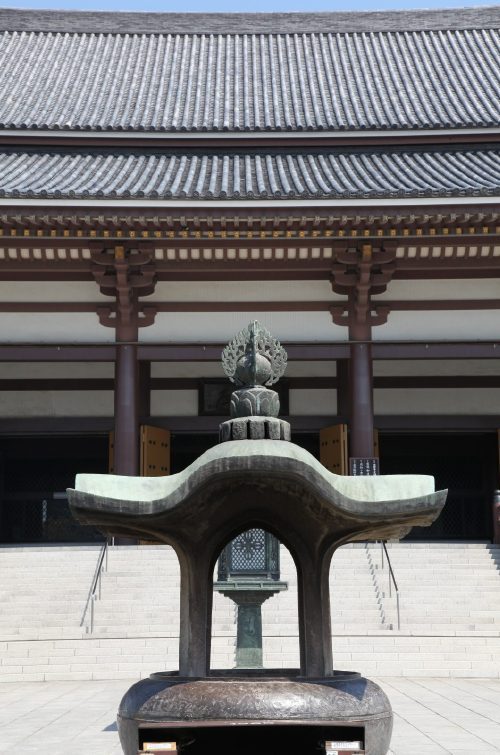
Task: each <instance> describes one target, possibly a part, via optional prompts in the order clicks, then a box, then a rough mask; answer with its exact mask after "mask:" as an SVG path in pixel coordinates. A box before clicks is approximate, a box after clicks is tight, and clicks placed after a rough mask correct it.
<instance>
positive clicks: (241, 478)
mask: <svg viewBox="0 0 500 755" xmlns="http://www.w3.org/2000/svg"><path fill="white" fill-rule="evenodd" d="M77 488H79V489H69V490H68V501H69V504H70V508H71V511H72V513H73V515H74V516H75V517H76V518H77V519H78V521H80V522H81V523H82V524H92V525H94V526H97V527H99V528H101V529H104V530H105V531H108V532H112V531H113V530H115V529H116V528H117V527H118V528H119V529H120V530H121V531H124V530H127V531H128V532H130V533H136V534H140V533H141V532H146V531H155V530H157V531H158V533H161V534H163V535H164V537H165V539H168V538H169V537H172V539H173V541H175V540H176V539H178V538H179V537H180V536H183V537H186V536H189V534H192V536H193V537H195V535H196V533H195V532H194V529H197V530H199V529H200V527H201V528H202V527H203V525H202V522H203V521H204V522H205V523H206V522H208V521H210V523H211V524H210V526H215V524H217V526H218V528H220V530H221V532H224V531H226V530H227V529H228V527H230V526H231V522H232V521H240V522H242V521H244V519H245V515H246V512H247V510H248V509H249V510H250V512H251V513H249V515H248V516H249V517H250V518H251V521H250V522H249V523H250V524H252V523H255V522H260V523H261V524H262V525H263V526H266V525H269V526H272V525H273V521H280V520H281V521H282V522H283V521H286V520H293V526H294V527H296V528H298V529H299V530H300V528H301V526H302V527H303V528H305V529H307V528H309V527H310V526H312V527H315V528H316V529H317V531H318V532H320V533H321V537H322V538H326V539H327V540H332V541H343V542H348V541H349V540H356V539H362V538H364V537H368V536H370V537H378V536H382V535H383V537H384V538H385V537H400V536H401V535H402V533H404V532H406V531H407V530H408V528H411V527H412V526H415V525H420V526H425V525H428V524H431V523H432V522H433V521H434V519H435V518H436V517H437V516H438V515H439V513H440V511H441V509H442V507H443V506H444V503H445V500H446V491H439V492H437V493H434V492H429V490H432V488H433V485H432V478H429V477H425V476H419V475H408V476H403V475H394V476H385V477H384V476H382V477H375V478H374V477H371V478H366V477H365V478H359V477H358V478H342V477H339V476H338V475H334V474H332V473H331V472H329V471H328V470H327V469H326V468H325V467H323V466H322V465H321V464H320V463H319V462H318V461H317V460H316V459H314V457H312V456H311V455H310V454H309V453H308V452H306V451H304V449H301V448H300V447H298V446H295V444H292V443H286V442H284V441H250V442H247V443H245V442H241V441H233V442H228V443H222V444H219V445H218V446H215V447H214V448H212V449H210V450H209V451H207V452H206V453H205V454H203V455H202V456H201V457H200V458H199V459H197V460H196V461H195V462H194V463H193V464H191V465H190V466H189V467H187V468H186V469H185V470H184V471H183V472H181V473H179V474H177V475H172V476H170V477H165V478H127V477H118V476H115V475H111V476H110V475H81V476H78V478H77ZM249 490H250V491H253V492H251V493H250V498H251V500H252V504H251V506H250V507H249V503H248V498H245V493H248V491H249ZM94 491H96V492H94ZM120 491H123V492H122V495H120ZM227 491H230V493H229V498H228V493H227ZM263 491H266V492H270V493H271V495H266V494H263ZM162 493H164V494H163V495H161V494H162ZM256 493H257V494H256ZM348 493H350V495H348ZM415 494H416V495H415ZM122 496H123V497H122ZM134 497H137V500H133V498H134ZM312 520H314V521H312ZM195 523H196V524H195ZM193 528H194V529H193ZM191 529H193V532H191ZM202 534H203V533H202ZM197 536H200V533H199V532H198V533H197Z"/></svg>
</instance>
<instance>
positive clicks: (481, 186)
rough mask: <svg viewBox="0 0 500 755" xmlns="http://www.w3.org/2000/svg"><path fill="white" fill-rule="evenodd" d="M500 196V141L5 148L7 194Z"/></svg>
mask: <svg viewBox="0 0 500 755" xmlns="http://www.w3.org/2000/svg"><path fill="white" fill-rule="evenodd" d="M475 195H500V149H499V148H498V146H497V147H493V146H492V147H491V148H488V147H484V146H482V147H480V148H475V147H469V148H467V147H462V148H451V149H443V150H440V149H438V148H434V149H433V148H430V149H425V148H420V149H419V148H400V149H393V150H387V149H378V148H373V149H366V148H365V149H355V150H351V151H350V152H345V151H343V150H342V151H341V150H336V151H325V150H321V151H311V150H304V151H299V150H296V151H264V152H255V151H254V152H246V153H243V154H242V153H240V152H211V153H207V152H205V153H197V152H196V151H194V152H189V153H188V154H180V153H178V152H172V151H158V150H155V151H149V152H147V151H142V152H138V151H136V150H121V151H120V152H117V151H115V150H113V151H111V150H108V151H107V150H102V149H101V150H80V151H76V150H70V149H64V148H60V149H57V150H50V151H47V152H41V151H39V150H36V149H33V150H27V151H19V150H14V149H10V150H5V149H4V150H2V152H0V196H2V197H11V198H15V197H26V198H39V199H42V198H54V199H59V198H97V199H103V200H105V199H113V198H121V199H127V198H136V199H140V198H149V199H179V200H182V199H208V200H210V199H240V198H241V199H249V200H251V199H259V198H267V199H292V198H295V197H297V198H303V199H308V198H319V199H321V198H323V199H325V198H331V199H343V198H346V199H347V198H356V197H358V198H363V197H367V198H376V197H406V196H408V197H418V196H475Z"/></svg>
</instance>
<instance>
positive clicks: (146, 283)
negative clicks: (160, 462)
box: [92, 246, 156, 476]
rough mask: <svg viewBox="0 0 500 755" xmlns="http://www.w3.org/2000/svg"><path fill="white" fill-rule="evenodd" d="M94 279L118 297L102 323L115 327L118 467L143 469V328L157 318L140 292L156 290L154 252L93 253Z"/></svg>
mask: <svg viewBox="0 0 500 755" xmlns="http://www.w3.org/2000/svg"><path fill="white" fill-rule="evenodd" d="M92 259H93V262H94V268H93V273H94V278H95V279H96V281H97V283H98V284H99V287H100V289H101V291H102V293H104V294H106V295H108V296H114V297H115V308H114V309H113V308H111V307H101V308H100V310H99V312H98V314H99V318H100V322H101V324H102V325H106V326H108V327H114V328H115V333H116V337H115V339H116V360H115V385H114V420H115V422H114V425H115V428H114V429H115V432H114V464H113V466H114V472H115V474H120V475H129V476H136V475H138V474H139V444H140V428H139V413H140V393H139V363H138V355H137V350H138V346H137V344H138V340H139V328H140V327H144V326H147V325H151V324H152V323H153V322H154V317H155V314H156V311H155V309H154V308H153V307H148V308H144V309H143V308H141V306H140V304H139V295H147V294H150V293H152V292H153V291H154V286H155V267H154V263H153V261H152V257H151V255H150V254H149V253H147V252H146V253H145V252H141V253H139V252H133V251H132V250H126V249H125V247H123V246H117V247H115V248H114V250H105V251H102V252H97V253H94V254H93V255H92Z"/></svg>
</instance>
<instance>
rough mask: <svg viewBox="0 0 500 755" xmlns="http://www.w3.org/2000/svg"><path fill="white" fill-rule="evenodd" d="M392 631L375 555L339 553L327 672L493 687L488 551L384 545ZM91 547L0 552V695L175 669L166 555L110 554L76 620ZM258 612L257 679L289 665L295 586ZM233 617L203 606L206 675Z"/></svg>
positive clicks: (173, 608) (175, 600) (497, 666)
mask: <svg viewBox="0 0 500 755" xmlns="http://www.w3.org/2000/svg"><path fill="white" fill-rule="evenodd" d="M387 547H388V551H389V554H390V558H391V562H392V564H393V568H394V572H395V574H396V578H397V580H398V586H399V596H400V608H401V629H400V630H397V629H395V627H397V619H396V607H395V597H394V591H393V592H392V597H391V598H390V597H389V590H388V585H389V581H388V571H387V565H386V568H385V569H382V562H381V550H380V545H379V544H375V543H370V544H362V543H359V544H355V545H348V546H344V547H343V548H341V549H340V550H339V551H338V552H337V553H336V554H335V556H334V558H333V561H332V569H331V577H330V586H331V608H332V634H333V649H334V663H335V666H336V667H337V668H345V669H355V670H358V671H361V672H363V673H366V674H372V675H375V676H384V675H387V676H394V675H403V674H411V675H412V676H418V675H422V676H449V675H453V676H495V677H498V676H500V548H498V547H493V546H490V545H487V544H484V543H477V544H474V543H461V544H454V543H449V544H448V543H447V544H439V543H432V544H428V543H427V544H426V543H418V544H417V543H390V544H388V546H387ZM99 550H100V549H99V546H93V545H92V546H91V545H89V546H46V547H27V546H26V547H4V548H0V600H1V605H2V606H3V611H2V612H1V614H0V681H6V682H8V681H19V680H25V681H42V680H51V679H54V680H56V679H59V680H65V679H75V680H76V679H116V678H121V677H123V678H138V677H140V676H146V675H148V674H149V673H151V672H152V671H159V670H167V669H175V668H177V666H178V635H179V569H178V564H177V559H176V556H175V554H174V552H173V550H172V549H171V548H169V547H167V546H125V547H116V548H111V549H110V551H109V563H108V569H107V571H105V572H104V573H103V576H102V599H101V600H100V601H99V600H98V601H96V604H95V617H94V627H93V631H92V632H90V631H89V619H90V613H89V612H88V613H87V615H86V617H85V621H84V623H83V625H82V616H83V611H84V607H85V603H86V600H87V597H88V592H89V588H90V585H91V583H92V579H93V576H94V573H95V568H96V564H97V561H98V557H99ZM281 572H282V579H284V580H286V581H288V590H286V591H284V592H280V593H278V594H276V595H275V596H274V597H272V598H270V599H269V600H267V601H266V602H265V603H264V604H263V607H262V625H263V648H264V665H265V666H269V667H296V666H297V665H298V662H299V649H298V629H297V581H296V574H295V567H294V564H293V561H292V559H291V556H290V554H289V553H288V552H287V551H286V549H284V548H282V554H281ZM235 643H236V609H235V605H234V603H233V602H232V601H231V600H230V599H229V598H226V597H224V596H223V595H221V594H220V593H215V594H214V609H213V633H212V667H213V668H228V667H229V668H231V667H232V666H233V665H234V650H235Z"/></svg>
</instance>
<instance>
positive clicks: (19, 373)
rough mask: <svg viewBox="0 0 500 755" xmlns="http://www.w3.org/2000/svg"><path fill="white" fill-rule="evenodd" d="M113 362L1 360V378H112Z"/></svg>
mask: <svg viewBox="0 0 500 755" xmlns="http://www.w3.org/2000/svg"><path fill="white" fill-rule="evenodd" d="M113 374H114V365H113V363H112V362H92V363H91V362H0V380H2V379H3V380H15V379H24V380H26V379H28V378H40V379H51V378H59V379H63V378H112V377H113Z"/></svg>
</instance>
